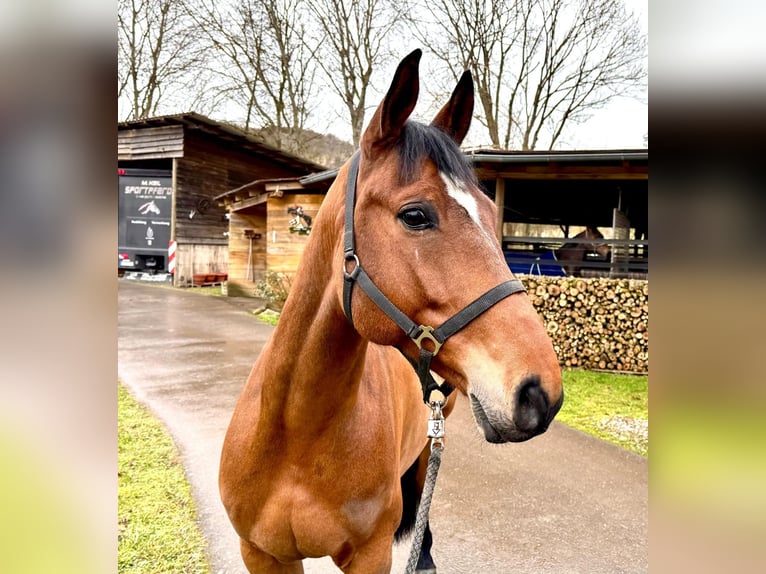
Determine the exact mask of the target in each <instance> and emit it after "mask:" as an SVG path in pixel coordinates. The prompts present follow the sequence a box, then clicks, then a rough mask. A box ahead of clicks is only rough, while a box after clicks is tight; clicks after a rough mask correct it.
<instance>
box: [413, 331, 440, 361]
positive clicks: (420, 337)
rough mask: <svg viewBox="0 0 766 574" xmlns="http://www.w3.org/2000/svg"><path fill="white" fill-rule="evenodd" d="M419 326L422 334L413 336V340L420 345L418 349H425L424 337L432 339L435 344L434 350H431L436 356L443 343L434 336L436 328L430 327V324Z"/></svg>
mask: <svg viewBox="0 0 766 574" xmlns="http://www.w3.org/2000/svg"><path fill="white" fill-rule="evenodd" d="M418 328H419V329H420V334H419V335H418V336H417V337H412V340H413V341H414V342H415V344H416V345H417V346H418V349H423V339H428V340H429V341H431V342H432V343H433V345H434V350H433V351H430V353H431V354H432V355H433V356H434V357H435V356H436V353H438V352H439V349H441V348H442V343H441V342H439V340H438V339H437V338H436V337H434V334H433V333H434V328H433V327H429V326H428V325H420V327H418ZM426 350H428V349H426Z"/></svg>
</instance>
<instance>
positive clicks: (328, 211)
mask: <svg viewBox="0 0 766 574" xmlns="http://www.w3.org/2000/svg"><path fill="white" fill-rule="evenodd" d="M341 189H342V188H341ZM333 191H335V190H331V192H330V193H328V195H327V197H326V199H325V206H324V209H325V214H324V215H325V216H322V214H320V215H319V216H318V217H317V218H316V223H315V225H314V228H313V229H312V231H311V235H310V239H309V242H308V244H307V245H306V249H305V250H304V253H303V256H302V258H301V263H300V265H299V268H298V271H297V273H296V276H295V279H294V282H293V284H292V286H291V288H290V295H289V297H288V299H287V301H286V302H285V305H284V308H283V310H282V315H281V318H280V320H279V324H278V326H277V328H276V329H275V331H274V333H273V335H272V339H271V342H270V344H269V348H268V349H267V351H268V356H267V357H266V361H265V365H264V369H265V370H266V373H267V374H266V377H265V385H264V390H265V391H266V390H267V389H269V390H271V391H273V392H272V398H273V399H276V400H274V401H272V403H273V404H274V405H275V407H276V408H277V409H278V410H280V411H281V412H282V414H283V415H284V416H285V423H286V424H288V425H289V424H290V421H291V420H296V421H301V422H299V423H296V424H301V425H303V424H304V423H303V422H302V421H304V420H305V413H306V411H309V412H310V413H311V416H312V418H313V419H314V420H320V421H321V420H323V419H324V418H325V417H326V416H327V415H328V414H334V413H336V412H337V411H338V409H339V408H340V406H341V405H342V403H343V402H344V401H347V400H350V401H353V400H354V397H355V395H356V393H357V392H358V388H359V381H360V378H361V372H362V368H363V366H364V360H365V351H366V347H367V342H366V340H364V339H362V338H361V337H360V336H359V334H358V333H357V332H356V331H355V330H354V329H353V328H352V327H351V325H349V323H348V321H347V320H346V317H345V315H344V313H343V309H342V306H341V303H340V301H339V298H338V294H337V285H336V281H337V277H335V275H336V274H339V273H340V272H341V269H340V264H339V263H338V265H337V266H334V265H333V263H335V262H336V259H335V257H334V256H333V255H334V250H335V246H336V244H337V241H338V237H339V236H340V233H341V230H340V228H337V222H336V221H335V220H336V218H335V217H334V215H335V214H336V213H337V209H338V208H336V206H335V204H336V203H337V204H338V205H339V206H340V209H342V197H341V198H340V199H341V201H340V202H339V201H338V198H337V196H338V195H339V194H338V193H332V192H333ZM336 228H337V229H336ZM280 399H281V400H280ZM296 417H297V418H296Z"/></svg>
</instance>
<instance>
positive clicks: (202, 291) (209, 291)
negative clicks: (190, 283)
mask: <svg viewBox="0 0 766 574" xmlns="http://www.w3.org/2000/svg"><path fill="white" fill-rule="evenodd" d="M183 289H184V290H186V291H188V292H189V293H197V294H198V295H210V296H212V297H223V293H222V292H221V285H209V286H207V287H184V288H183Z"/></svg>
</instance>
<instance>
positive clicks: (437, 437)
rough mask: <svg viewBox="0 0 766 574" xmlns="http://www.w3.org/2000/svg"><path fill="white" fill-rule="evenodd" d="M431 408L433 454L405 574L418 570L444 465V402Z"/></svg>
mask: <svg viewBox="0 0 766 574" xmlns="http://www.w3.org/2000/svg"><path fill="white" fill-rule="evenodd" d="M429 406H430V407H431V417H430V418H429V419H428V436H429V438H430V439H431V454H430V455H429V457H428V468H427V470H426V481H425V484H424V485H423V493H422V494H421V496H420V504H419V505H418V514H417V517H416V519H415V534H414V535H413V537H412V547H411V548H410V558H409V560H407V568H406V569H405V571H404V572H405V574H414V572H415V568H417V564H418V558H420V549H421V547H422V546H423V536H424V534H425V532H426V525H427V524H428V512H429V510H430V509H431V498H433V494H434V487H435V486H436V475H437V474H438V473H439V465H441V463H442V451H443V450H444V440H443V439H444V415H442V407H443V406H444V402H443V401H431V402H430V403H429Z"/></svg>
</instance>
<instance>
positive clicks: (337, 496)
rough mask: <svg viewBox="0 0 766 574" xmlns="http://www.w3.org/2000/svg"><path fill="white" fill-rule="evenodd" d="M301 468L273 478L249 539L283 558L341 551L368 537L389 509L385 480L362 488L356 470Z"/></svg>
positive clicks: (334, 553) (388, 494) (389, 494)
mask: <svg viewBox="0 0 766 574" xmlns="http://www.w3.org/2000/svg"><path fill="white" fill-rule="evenodd" d="M309 468H310V465H309ZM307 470H308V468H307ZM298 474H299V475H302V476H301V478H298V477H297V476H294V477H293V478H290V477H287V476H282V477H281V478H280V480H277V481H275V482H274V485H273V487H272V488H271V489H270V492H269V495H268V496H267V497H266V499H265V500H264V501H263V504H262V506H261V511H260V512H259V516H258V519H257V521H256V523H255V524H254V525H253V528H252V531H251V540H253V541H254V542H255V543H256V544H257V546H258V547H260V548H261V549H262V550H264V551H266V552H268V553H269V554H271V555H272V556H275V557H277V558H278V559H280V560H284V561H290V560H297V559H300V558H304V557H306V558H311V557H319V556H326V555H330V556H334V555H337V554H339V553H342V552H343V549H344V548H346V547H347V546H348V545H349V543H352V546H355V545H356V544H358V543H359V542H360V541H363V540H366V539H367V538H369V537H370V536H371V535H372V534H373V532H374V531H375V530H376V528H377V527H378V525H379V524H380V521H381V519H382V518H383V517H384V516H387V515H388V513H389V512H390V510H391V508H390V504H391V489H390V488H389V487H387V486H386V485H385V484H381V483H378V484H377V485H369V486H367V487H365V488H362V487H360V484H358V483H355V482H354V480H353V477H352V476H349V477H346V478H345V479H344V478H342V477H340V476H327V477H319V476H314V477H313V478H312V477H310V476H306V475H308V474H309V473H298ZM324 478H328V479H329V481H327V480H325V479H324Z"/></svg>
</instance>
